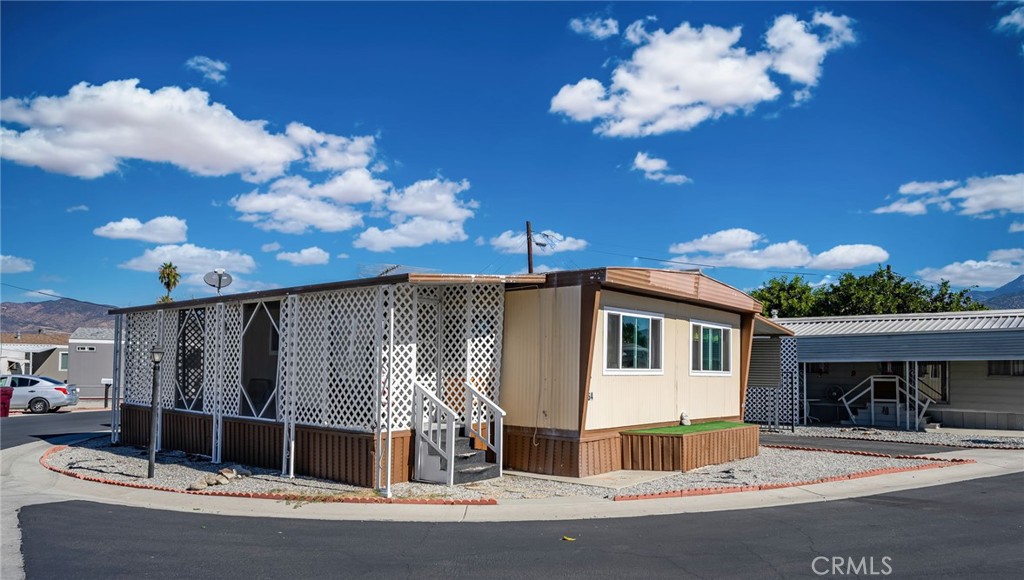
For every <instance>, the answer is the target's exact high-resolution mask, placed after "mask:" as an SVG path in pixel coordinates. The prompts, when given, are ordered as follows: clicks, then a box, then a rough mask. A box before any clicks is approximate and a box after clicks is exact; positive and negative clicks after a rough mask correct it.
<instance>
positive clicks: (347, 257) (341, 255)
mask: <svg viewBox="0 0 1024 580" xmlns="http://www.w3.org/2000/svg"><path fill="white" fill-rule="evenodd" d="M350 257H351V256H349V255H348V254H338V255H337V256H335V258H337V259H339V260H347V259H349V258H350Z"/></svg>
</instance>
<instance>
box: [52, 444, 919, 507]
mask: <svg viewBox="0 0 1024 580" xmlns="http://www.w3.org/2000/svg"><path fill="white" fill-rule="evenodd" d="M47 461H48V463H49V464H50V465H51V466H53V467H56V468H61V469H67V470H70V471H73V472H75V473H79V474H82V475H86V476H92V477H99V478H103V479H108V480H114V481H120V482H130V483H135V484H142V485H152V486H155V487H164V488H171V489H179V490H185V489H188V487H189V485H191V484H192V483H193V482H195V481H197V480H199V479H201V478H205V477H206V476H207V475H208V474H214V473H217V472H218V470H220V469H221V468H224V467H232V468H234V467H240V468H243V469H246V470H248V471H250V472H251V473H252V475H251V476H249V477H241V478H236V479H232V480H231V481H230V482H229V483H227V484H226V485H216V486H212V487H210V488H208V489H207V490H206V491H212V492H235V493H275V494H288V495H298V496H312V497H324V496H332V495H343V496H375V495H376V492H374V491H373V490H368V489H366V488H362V487H355V486H351V485H346V484H343V483H337V482H332V481H325V480H319V479H314V478H310V477H296V478H294V479H289V478H286V477H281V475H280V472H279V471H278V470H273V469H261V468H258V467H247V466H239V465H235V464H230V463H224V464H220V465H213V464H212V463H210V460H209V457H206V456H201V455H189V454H186V453H182V452H180V451H170V452H161V453H158V454H157V468H156V475H155V477H154V478H153V479H152V480H150V479H147V478H146V477H145V475H146V471H147V466H148V456H147V453H146V450H145V449H141V448H137V447H131V446H111V445H110V442H109V440H108V439H105V438H97V439H90V440H88V441H85V442H82V443H80V444H78V445H74V446H71V447H69V448H67V449H65V450H62V451H60V452H57V453H54V454H52V455H50V456H49V458H48V460H47ZM925 463H930V461H929V460H926V459H893V458H888V457H866V456H859V455H849V454H839V453H829V452H822V451H795V450H785V449H772V448H766V447H762V448H761V450H760V454H759V455H758V456H756V457H751V458H749V459H741V460H738V461H732V462H730V463H725V464H721V465H712V466H708V467H702V468H699V469H694V470H691V471H688V472H685V473H675V474H671V475H667V476H666V477H664V478H661V479H658V480H656V481H651V482H647V483H642V484H639V485H635V486H631V487H627V488H622V489H618V490H612V489H608V488H604V487H596V486H590V485H582V484H579V483H565V482H559V481H551V480H547V479H537V478H532V477H523V476H516V475H505V476H504V477H502V478H501V479H493V480H488V481H482V482H476V483H467V484H463V485H458V486H454V487H451V488H448V487H446V486H441V485H432V484H425V483H414V482H410V483H400V484H396V485H394V486H393V494H394V496H395V497H398V498H420V499H425V498H432V499H453V500H466V499H487V498H495V499H498V500H501V499H540V498H550V497H569V496H590V497H599V498H600V497H603V498H609V499H610V498H612V497H614V496H616V495H642V494H656V493H664V492H670V491H676V490H687V489H699V488H710V487H733V486H754V485H763V484H770V483H794V482H802V481H813V480H817V479H824V478H829V477H837V476H843V475H849V474H852V473H857V472H862V471H868V470H872V469H882V468H889V467H913V466H916V465H922V464H925Z"/></svg>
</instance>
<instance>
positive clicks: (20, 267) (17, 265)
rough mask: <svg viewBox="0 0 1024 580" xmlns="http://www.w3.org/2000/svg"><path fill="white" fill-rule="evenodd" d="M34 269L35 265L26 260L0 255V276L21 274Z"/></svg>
mask: <svg viewBox="0 0 1024 580" xmlns="http://www.w3.org/2000/svg"><path fill="white" fill-rule="evenodd" d="M35 268H36V263H35V262H33V261H32V260H29V259H28V258H19V257H17V256H5V255H0V274H22V273H24V272H31V271H32V270H35Z"/></svg>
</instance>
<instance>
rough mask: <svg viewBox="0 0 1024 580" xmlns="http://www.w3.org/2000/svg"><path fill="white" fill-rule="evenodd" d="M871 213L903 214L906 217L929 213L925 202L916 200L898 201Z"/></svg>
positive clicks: (877, 208)
mask: <svg viewBox="0 0 1024 580" xmlns="http://www.w3.org/2000/svg"><path fill="white" fill-rule="evenodd" d="M871 213H879V214H881V213H902V214H905V215H924V214H926V213H928V206H927V205H925V203H924V201H922V200H919V199H915V200H908V199H897V200H896V201H894V202H892V203H890V204H889V205H885V206H882V207H876V208H875V209H873V210H871Z"/></svg>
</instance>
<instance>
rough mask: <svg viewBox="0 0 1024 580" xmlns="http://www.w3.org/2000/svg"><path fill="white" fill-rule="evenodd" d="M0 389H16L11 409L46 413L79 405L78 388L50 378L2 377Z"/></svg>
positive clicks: (0, 378)
mask: <svg viewBox="0 0 1024 580" xmlns="http://www.w3.org/2000/svg"><path fill="white" fill-rule="evenodd" d="M0 387H14V394H13V395H12V396H11V409H27V410H29V411H31V412H32V413H45V412H47V411H56V410H57V409H60V408H61V407H71V406H74V405H77V404H78V387H76V386H74V385H65V384H64V382H63V381H58V380H57V379H51V378H50V377H39V376H36V375H0Z"/></svg>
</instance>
